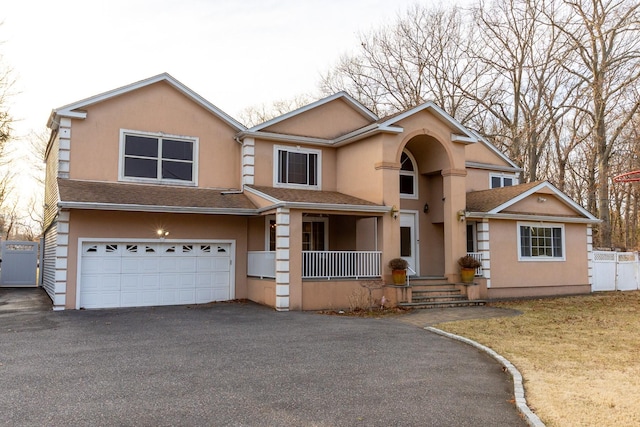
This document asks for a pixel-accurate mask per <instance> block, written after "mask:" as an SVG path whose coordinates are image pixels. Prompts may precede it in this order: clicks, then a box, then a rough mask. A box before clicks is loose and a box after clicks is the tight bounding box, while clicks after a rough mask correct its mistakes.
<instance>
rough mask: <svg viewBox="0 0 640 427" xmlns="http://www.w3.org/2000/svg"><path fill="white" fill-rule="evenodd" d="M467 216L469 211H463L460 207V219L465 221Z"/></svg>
mask: <svg viewBox="0 0 640 427" xmlns="http://www.w3.org/2000/svg"><path fill="white" fill-rule="evenodd" d="M466 217H467V213H466V212H465V211H463V210H462V209H460V210H459V211H458V221H460V222H464V220H465V218H466Z"/></svg>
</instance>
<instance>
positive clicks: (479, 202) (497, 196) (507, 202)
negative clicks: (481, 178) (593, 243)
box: [466, 181, 600, 223]
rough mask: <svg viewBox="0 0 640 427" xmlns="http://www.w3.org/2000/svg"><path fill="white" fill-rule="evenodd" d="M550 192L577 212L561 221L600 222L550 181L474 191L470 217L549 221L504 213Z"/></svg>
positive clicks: (469, 205) (471, 193)
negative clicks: (523, 202)
mask: <svg viewBox="0 0 640 427" xmlns="http://www.w3.org/2000/svg"><path fill="white" fill-rule="evenodd" d="M543 189H546V190H550V191H551V193H552V194H553V195H554V196H556V197H557V198H558V199H559V200H560V201H562V202H563V203H564V204H565V205H567V206H568V207H570V208H571V209H573V210H574V211H575V212H576V214H577V215H576V217H570V218H569V217H562V218H561V220H563V221H567V222H590V223H595V222H600V220H599V219H598V218H596V217H595V216H593V215H592V214H591V213H589V211H587V210H586V209H584V208H583V207H582V206H580V205H579V204H577V203H576V202H574V201H573V200H571V198H569V196H567V195H566V194H564V193H563V192H562V191H560V190H559V189H558V188H556V187H555V186H553V185H552V184H551V183H549V182H548V181H534V182H529V183H526V184H520V185H513V186H509V187H500V188H493V189H490V190H482V191H472V192H469V193H467V195H466V197H467V209H466V210H467V212H468V216H469V217H481V218H482V217H489V216H496V217H499V216H504V217H514V216H518V217H521V216H527V217H531V218H529V219H533V218H537V217H540V218H545V219H546V220H549V219H550V218H551V217H548V216H544V215H534V214H531V215H524V214H517V215H516V214H509V213H503V212H502V211H504V210H505V209H507V208H508V207H510V206H512V205H514V204H516V203H518V202H519V201H521V200H523V199H525V198H526V197H529V196H530V195H532V194H534V193H536V192H539V191H540V190H543Z"/></svg>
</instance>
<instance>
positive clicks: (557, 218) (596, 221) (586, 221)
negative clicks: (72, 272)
mask: <svg viewBox="0 0 640 427" xmlns="http://www.w3.org/2000/svg"><path fill="white" fill-rule="evenodd" d="M465 216H466V217H467V218H471V219H508V220H519V221H540V222H564V223H571V224H599V223H601V222H602V220H601V219H589V218H578V217H567V216H546V215H527V214H507V213H499V214H495V213H489V212H467V213H466V214H465Z"/></svg>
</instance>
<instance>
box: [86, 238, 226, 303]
mask: <svg viewBox="0 0 640 427" xmlns="http://www.w3.org/2000/svg"><path fill="white" fill-rule="evenodd" d="M80 248H81V256H80V264H79V274H78V277H79V278H80V282H79V284H78V293H79V294H78V297H77V305H78V308H111V307H142V306H159V305H180V304H201V303H207V302H212V301H226V300H230V299H233V298H234V274H233V269H232V264H233V261H234V252H235V246H234V243H233V242H232V241H202V242H190V241H189V242H174V241H161V242H158V241H149V242H144V241H142V242H141V241H135V242H127V241H100V242H92V241H82V242H80Z"/></svg>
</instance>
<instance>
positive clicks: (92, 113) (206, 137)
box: [70, 82, 241, 189]
mask: <svg viewBox="0 0 640 427" xmlns="http://www.w3.org/2000/svg"><path fill="white" fill-rule="evenodd" d="M72 130H73V132H72V135H71V137H72V139H71V143H72V145H73V149H72V150H71V161H70V164H71V169H70V177H71V178H73V179H84V180H97V181H117V180H118V164H119V161H120V156H121V154H120V131H121V130H131V131H141V132H150V133H154V134H155V133H158V134H166V135H174V136H184V137H192V138H197V139H198V144H197V149H198V152H197V155H196V156H195V161H196V162H197V172H198V174H197V182H198V186H200V187H205V188H235V189H237V188H240V186H241V185H240V181H241V170H240V168H241V146H240V144H238V143H237V142H236V141H235V140H234V139H233V137H234V135H235V133H236V131H235V130H234V129H233V128H231V127H230V126H229V125H228V124H227V123H225V122H223V121H222V120H220V119H219V118H218V117H217V116H215V115H213V114H211V113H210V112H208V111H207V110H205V109H203V108H202V107H201V106H199V105H198V104H196V103H195V102H193V101H192V100H191V99H189V98H187V97H186V96H184V95H183V94H182V93H180V92H179V91H178V90H176V89H175V88H173V87H172V86H170V85H169V84H167V83H163V82H160V83H156V84H153V85H150V86H147V87H143V88H141V89H138V90H136V91H132V92H129V93H127V94H125V95H121V96H118V97H115V98H112V99H109V100H106V101H104V102H101V103H98V104H95V105H92V106H90V107H89V108H87V117H86V119H83V120H80V119H75V120H73V129H72Z"/></svg>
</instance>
